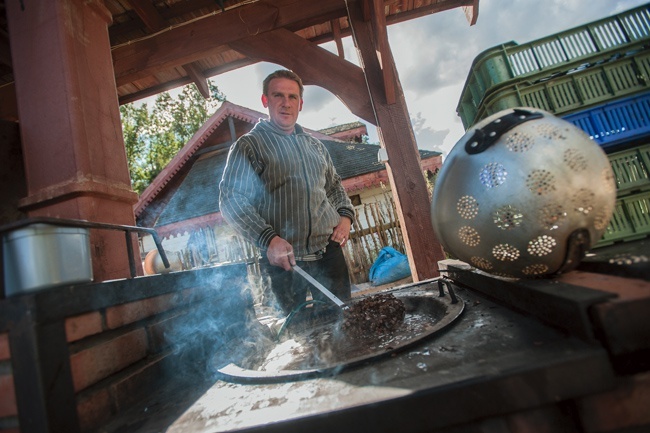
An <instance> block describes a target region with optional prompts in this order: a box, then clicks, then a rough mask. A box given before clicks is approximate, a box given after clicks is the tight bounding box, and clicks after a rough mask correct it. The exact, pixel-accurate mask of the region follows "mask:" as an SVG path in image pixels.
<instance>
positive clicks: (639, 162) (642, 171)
mask: <svg viewBox="0 0 650 433" xmlns="http://www.w3.org/2000/svg"><path fill="white" fill-rule="evenodd" d="M608 158H609V162H610V164H611V165H612V170H613V171H614V178H615V179H616V188H617V194H618V196H619V197H620V196H623V195H625V194H627V193H629V192H631V191H634V190H650V174H649V173H650V165H648V163H649V162H650V161H649V160H650V144H647V145H645V146H641V147H637V148H634V149H630V150H625V151H622V152H615V153H611V154H609V155H608Z"/></svg>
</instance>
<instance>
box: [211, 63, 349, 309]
mask: <svg viewBox="0 0 650 433" xmlns="http://www.w3.org/2000/svg"><path fill="white" fill-rule="evenodd" d="M302 95H303V85H302V80H301V79H300V77H298V75H296V74H295V73H294V72H292V71H289V70H279V71H275V72H274V73H272V74H270V75H269V76H268V77H266V79H265V80H264V83H263V89H262V105H263V106H264V107H265V108H267V109H268V112H269V120H264V119H261V120H260V121H259V122H258V123H257V124H256V125H255V127H254V128H253V129H252V130H251V131H250V132H249V133H248V134H245V135H243V136H242V137H240V138H239V140H237V142H235V143H234V144H233V145H232V147H231V148H230V152H229V154H228V161H227V163H226V168H225V169H224V173H223V178H222V180H221V183H220V184H219V190H220V198H219V207H220V209H221V213H222V215H223V216H224V218H225V219H226V221H227V222H228V223H229V224H230V225H231V226H232V227H233V228H234V229H235V230H236V231H237V232H238V233H239V234H240V235H241V236H243V237H245V238H247V239H248V240H250V241H251V242H253V243H255V244H257V245H258V246H259V247H260V248H261V250H262V252H263V254H262V260H261V263H260V266H261V270H262V274H263V276H266V277H268V278H269V279H270V283H271V289H272V291H273V293H274V294H275V297H276V299H277V301H278V304H279V306H280V307H281V308H282V310H283V312H284V313H285V314H287V315H288V314H290V313H291V312H292V311H294V310H295V309H296V308H299V307H300V306H301V305H302V304H303V303H304V302H305V300H306V294H307V290H310V286H309V283H308V282H307V281H306V280H304V279H303V278H302V277H301V276H299V275H297V274H294V273H293V271H292V266H293V265H295V264H299V265H300V266H301V267H303V268H304V269H305V270H306V271H307V272H309V273H311V274H312V275H313V276H314V278H316V279H317V280H319V281H320V282H321V283H322V284H323V285H324V286H325V287H327V288H328V289H330V290H331V291H332V292H333V293H334V294H335V295H337V296H338V297H339V298H341V299H349V298H350V279H349V274H348V269H347V265H346V263H345V259H344V257H343V250H342V248H341V247H343V246H345V243H346V242H347V240H348V237H349V233H350V226H351V224H352V220H353V218H354V209H353V207H352V204H351V202H350V199H349V198H348V196H347V194H346V193H345V190H344V189H343V187H342V186H341V178H340V177H339V176H338V174H337V173H336V170H335V169H334V165H333V164H332V160H331V158H330V155H329V153H328V152H327V149H326V148H325V146H324V145H323V143H321V142H320V141H319V140H317V139H315V138H314V137H313V136H311V135H310V134H308V133H306V132H305V131H304V130H303V129H302V127H301V126H300V125H298V124H297V123H296V122H297V120H298V113H299V112H300V111H301V110H302V104H303V99H302ZM310 292H311V293H312V296H313V297H314V299H316V300H319V301H323V302H331V301H328V300H327V298H326V297H325V296H324V295H322V294H321V293H320V292H319V291H318V290H317V289H313V290H310Z"/></svg>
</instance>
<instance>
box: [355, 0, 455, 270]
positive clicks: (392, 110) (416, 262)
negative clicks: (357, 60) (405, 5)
mask: <svg viewBox="0 0 650 433" xmlns="http://www.w3.org/2000/svg"><path fill="white" fill-rule="evenodd" d="M350 19H351V23H352V25H353V26H354V31H355V36H356V44H357V46H358V47H359V51H360V53H361V56H362V63H363V65H364V67H365V72H366V77H367V79H368V89H369V91H370V93H371V95H372V100H373V101H374V107H375V112H376V113H377V118H378V121H379V125H378V128H377V131H378V134H379V140H380V144H381V146H382V147H383V148H385V149H386V152H387V154H388V162H387V163H386V169H387V172H388V177H389V179H390V184H391V190H392V194H393V199H394V201H395V205H396V209H397V215H398V218H399V220H400V225H401V227H402V232H403V234H404V242H405V245H406V250H407V251H406V252H407V255H408V257H409V264H410V266H411V274H412V275H413V279H414V281H421V280H424V279H428V278H433V277H436V276H439V272H438V261H440V260H443V259H444V258H445V254H444V251H443V249H442V246H441V245H440V242H439V241H438V239H437V237H436V235H435V233H434V231H433V225H432V224H431V208H430V200H429V194H428V191H427V187H426V182H425V180H424V175H423V174H422V171H421V167H420V156H419V152H418V149H417V143H416V142H415V135H414V133H413V126H412V125H411V120H410V117H409V113H408V107H407V106H406V101H405V99H404V93H403V91H402V88H401V84H400V82H399V78H398V76H397V70H396V68H395V61H394V59H393V56H392V53H391V51H390V47H388V49H387V52H386V53H385V57H384V58H383V59H382V61H383V63H384V67H385V68H392V69H393V77H394V83H393V84H394V86H395V90H396V95H397V99H396V102H395V103H394V104H387V102H386V100H385V99H384V95H383V93H384V92H383V72H382V70H381V68H380V67H379V61H378V59H377V56H376V55H375V51H376V50H377V49H378V47H377V46H376V45H375V41H374V40H373V29H372V25H371V23H370V22H366V21H364V19H363V13H362V10H361V7H360V5H359V4H355V5H353V6H351V7H350Z"/></svg>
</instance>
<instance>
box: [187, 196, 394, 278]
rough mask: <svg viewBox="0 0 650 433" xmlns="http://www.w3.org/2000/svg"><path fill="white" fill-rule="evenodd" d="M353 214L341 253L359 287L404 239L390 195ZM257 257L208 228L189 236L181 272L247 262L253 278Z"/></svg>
mask: <svg viewBox="0 0 650 433" xmlns="http://www.w3.org/2000/svg"><path fill="white" fill-rule="evenodd" d="M355 213H356V220H355V221H354V223H353V225H352V229H351V231H350V240H349V241H348V243H347V244H346V246H345V248H344V250H343V252H344V254H345V259H346V261H347V263H348V268H349V271H350V280H351V282H352V283H353V284H360V283H365V282H367V281H369V278H368V274H369V272H370V267H371V266H372V264H373V263H374V261H375V259H376V258H377V256H378V255H379V251H380V250H381V249H382V248H383V247H385V246H391V247H393V248H395V249H396V250H398V251H402V252H404V238H403V237H402V230H401V228H400V226H399V222H398V219H397V214H396V211H395V203H394V202H393V198H392V197H391V196H390V193H385V194H384V195H383V196H382V198H381V200H379V201H377V202H374V203H365V204H362V205H359V206H356V208H355ZM259 254H260V253H259V249H258V248H256V247H255V246H254V245H252V244H251V243H250V242H247V241H245V240H243V239H242V238H240V237H238V236H235V235H225V236H221V235H219V236H217V234H215V231H214V229H212V228H211V227H205V228H201V229H198V230H196V231H194V232H192V233H191V235H190V239H189V241H188V246H187V248H185V249H183V250H182V251H181V252H180V255H181V260H182V262H183V268H184V269H192V268H199V267H203V266H209V265H213V264H216V263H235V262H248V263H250V265H249V273H250V274H252V276H253V277H255V276H259V265H258V263H259Z"/></svg>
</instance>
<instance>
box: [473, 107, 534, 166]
mask: <svg viewBox="0 0 650 433" xmlns="http://www.w3.org/2000/svg"><path fill="white" fill-rule="evenodd" d="M542 117H544V114H542V113H534V112H532V111H528V110H524V109H521V108H515V109H514V111H513V112H512V113H508V114H506V115H504V116H502V117H499V118H498V119H494V120H493V121H492V122H490V123H488V124H487V125H485V126H484V127H483V128H479V129H477V130H476V131H474V135H472V138H470V139H469V140H468V141H467V143H465V151H466V152H467V153H469V154H470V155H474V154H477V153H481V152H483V151H484V150H485V149H487V148H488V147H490V146H492V145H493V144H494V143H495V142H496V141H497V140H498V139H499V138H500V137H501V136H502V135H503V134H505V133H506V132H507V131H509V130H511V129H512V128H514V127H515V126H517V125H520V124H522V123H524V122H528V121H529V120H533V119H541V118H542Z"/></svg>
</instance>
